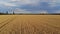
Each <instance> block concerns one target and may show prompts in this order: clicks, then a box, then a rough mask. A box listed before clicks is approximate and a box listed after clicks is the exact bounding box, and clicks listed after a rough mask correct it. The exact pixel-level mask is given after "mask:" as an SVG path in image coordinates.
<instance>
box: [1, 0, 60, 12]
mask: <svg viewBox="0 0 60 34" xmlns="http://www.w3.org/2000/svg"><path fill="white" fill-rule="evenodd" d="M7 11H8V12H9V13H12V12H13V11H15V12H16V13H60V0H0V12H4V13H5V12H7Z"/></svg>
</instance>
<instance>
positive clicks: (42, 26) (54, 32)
mask: <svg viewBox="0 0 60 34" xmlns="http://www.w3.org/2000/svg"><path fill="white" fill-rule="evenodd" d="M0 34H60V15H0Z"/></svg>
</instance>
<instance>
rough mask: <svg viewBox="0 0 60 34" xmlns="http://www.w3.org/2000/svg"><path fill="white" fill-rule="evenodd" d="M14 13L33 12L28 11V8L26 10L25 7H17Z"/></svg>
mask: <svg viewBox="0 0 60 34" xmlns="http://www.w3.org/2000/svg"><path fill="white" fill-rule="evenodd" d="M14 13H31V12H30V11H26V10H24V9H19V8H16V9H15V10H14Z"/></svg>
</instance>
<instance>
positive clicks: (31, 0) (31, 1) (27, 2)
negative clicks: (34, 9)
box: [11, 0, 40, 5]
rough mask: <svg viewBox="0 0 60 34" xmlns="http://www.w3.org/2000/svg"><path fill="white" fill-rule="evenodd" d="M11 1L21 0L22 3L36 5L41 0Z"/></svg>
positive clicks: (12, 0) (13, 0)
mask: <svg viewBox="0 0 60 34" xmlns="http://www.w3.org/2000/svg"><path fill="white" fill-rule="evenodd" d="M11 2H19V4H21V5H25V4H31V5H36V4H38V3H39V2H40V0H11Z"/></svg>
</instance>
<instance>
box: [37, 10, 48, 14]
mask: <svg viewBox="0 0 60 34" xmlns="http://www.w3.org/2000/svg"><path fill="white" fill-rule="evenodd" d="M36 13H44V14H45V13H48V11H46V10H41V11H36Z"/></svg>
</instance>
